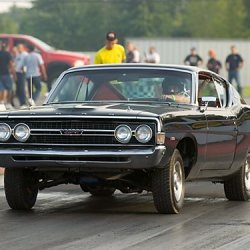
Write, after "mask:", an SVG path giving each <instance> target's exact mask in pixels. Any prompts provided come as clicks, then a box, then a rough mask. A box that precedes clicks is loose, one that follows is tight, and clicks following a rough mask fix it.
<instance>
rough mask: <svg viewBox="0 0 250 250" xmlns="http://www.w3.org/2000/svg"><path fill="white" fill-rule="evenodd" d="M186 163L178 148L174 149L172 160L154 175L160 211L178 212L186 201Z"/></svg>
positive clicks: (166, 212)
mask: <svg viewBox="0 0 250 250" xmlns="http://www.w3.org/2000/svg"><path fill="white" fill-rule="evenodd" d="M184 181H185V174H184V164H183V160H182V157H181V154H180V152H179V150H178V149H175V150H174V153H173V155H172V157H171V160H170V162H169V163H168V164H167V166H166V167H165V168H163V169H157V170H156V171H154V172H153V175H152V192H153V198H154V204H155V207H156V209H157V211H158V212H159V213H162V214H177V213H179V211H180V209H181V208H182V206H183V203H184V193H185V184H184Z"/></svg>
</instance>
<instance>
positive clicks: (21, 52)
mask: <svg viewBox="0 0 250 250" xmlns="http://www.w3.org/2000/svg"><path fill="white" fill-rule="evenodd" d="M16 48H17V55H16V57H15V60H14V63H15V71H16V76H17V80H16V95H17V97H18V100H19V103H20V106H24V105H25V104H26V91H25V89H26V88H25V72H24V67H23V65H24V59H25V57H26V56H27V55H28V53H27V52H26V51H25V47H24V45H23V44H22V43H19V44H18V45H17V47H16Z"/></svg>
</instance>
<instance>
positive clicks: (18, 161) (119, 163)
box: [0, 145, 167, 170]
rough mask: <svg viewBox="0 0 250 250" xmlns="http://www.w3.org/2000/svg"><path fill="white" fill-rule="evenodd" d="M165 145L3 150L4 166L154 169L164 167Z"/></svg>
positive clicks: (1, 155) (1, 156)
mask: <svg viewBox="0 0 250 250" xmlns="http://www.w3.org/2000/svg"><path fill="white" fill-rule="evenodd" d="M166 155H167V150H166V147H165V146H163V145H159V146H156V147H150V148H138V149H134V148H133V149H107V148H106V149H105V150H104V149H83V150H69V149H67V150H65V149H62V148H59V149H51V148H47V149H44V148H35V149H24V148H11V149H0V158H1V165H2V167H5V168H8V167H31V168H38V169H42V168H48V169H52V170H53V169H64V168H83V169H84V168H90V169H91V168H104V169H105V168H106V169H150V168H154V167H164V165H165V164H164V163H166V161H165V160H164V159H166Z"/></svg>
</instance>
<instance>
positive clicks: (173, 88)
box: [161, 82, 190, 103]
mask: <svg viewBox="0 0 250 250" xmlns="http://www.w3.org/2000/svg"><path fill="white" fill-rule="evenodd" d="M161 98H162V99H164V100H166V101H170V102H177V103H190V96H189V94H188V92H187V90H186V89H185V85H184V84H183V83H180V82H176V83H167V82H163V83H162V96H161Z"/></svg>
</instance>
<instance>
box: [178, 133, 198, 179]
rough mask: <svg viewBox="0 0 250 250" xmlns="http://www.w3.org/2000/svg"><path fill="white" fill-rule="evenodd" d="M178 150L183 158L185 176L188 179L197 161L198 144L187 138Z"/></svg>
mask: <svg viewBox="0 0 250 250" xmlns="http://www.w3.org/2000/svg"><path fill="white" fill-rule="evenodd" d="M177 149H178V150H179V151H180V154H181V156H182V159H183V163H184V170H185V175H186V177H187V176H188V174H189V172H190V170H191V168H192V166H193V165H194V163H195V162H196V159H197V147H196V144H195V142H194V140H193V139H192V138H189V137H187V138H184V139H182V140H181V141H180V142H179V143H178V145H177Z"/></svg>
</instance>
